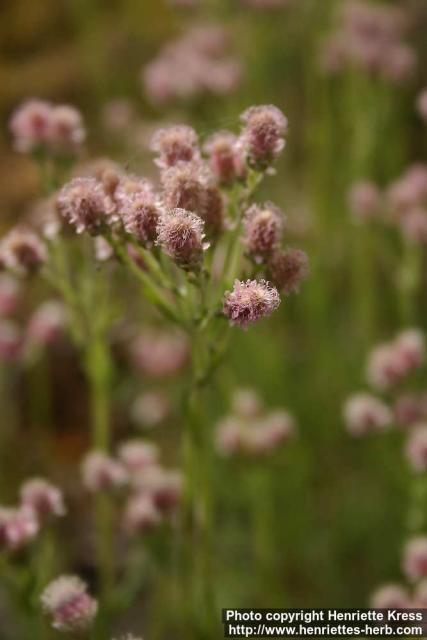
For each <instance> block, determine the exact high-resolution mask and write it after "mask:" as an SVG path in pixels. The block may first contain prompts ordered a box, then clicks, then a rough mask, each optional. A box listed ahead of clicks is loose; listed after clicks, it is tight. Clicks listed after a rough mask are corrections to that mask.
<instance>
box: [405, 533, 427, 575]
mask: <svg viewBox="0 0 427 640" xmlns="http://www.w3.org/2000/svg"><path fill="white" fill-rule="evenodd" d="M402 568H403V571H404V573H405V575H406V577H407V579H408V580H409V581H410V582H417V581H418V580H421V578H425V577H427V536H416V537H415V538H412V539H411V540H409V541H408V542H407V543H406V545H405V548H404V551H403V567H402Z"/></svg>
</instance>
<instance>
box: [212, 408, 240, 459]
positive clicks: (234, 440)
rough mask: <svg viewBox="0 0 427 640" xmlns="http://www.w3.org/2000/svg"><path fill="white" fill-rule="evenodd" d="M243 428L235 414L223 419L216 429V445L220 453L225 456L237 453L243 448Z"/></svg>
mask: <svg viewBox="0 0 427 640" xmlns="http://www.w3.org/2000/svg"><path fill="white" fill-rule="evenodd" d="M243 438H244V436H243V428H242V425H241V423H240V421H239V420H238V419H236V418H234V417H233V416H231V417H229V418H226V419H225V420H222V421H221V422H220V423H219V424H218V427H217V429H216V433H215V445H216V449H217V451H218V453H219V454H220V455H222V456H224V457H229V456H233V455H236V454H237V453H239V452H240V451H241V450H242V445H243Z"/></svg>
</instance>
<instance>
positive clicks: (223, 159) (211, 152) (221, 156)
mask: <svg viewBox="0 0 427 640" xmlns="http://www.w3.org/2000/svg"><path fill="white" fill-rule="evenodd" d="M203 148H204V151H205V153H206V154H207V155H208V156H209V162H210V167H211V170H212V172H213V174H214V176H215V177H216V178H217V180H218V181H219V182H220V183H224V184H229V183H231V182H233V181H234V180H237V179H240V178H244V177H245V175H246V166H245V161H244V158H243V157H242V154H241V151H240V149H239V146H238V144H237V137H236V136H235V135H234V134H233V133H230V132H229V131H219V132H217V133H214V134H213V135H212V136H211V137H210V138H208V140H207V141H206V143H205V144H204V147H203Z"/></svg>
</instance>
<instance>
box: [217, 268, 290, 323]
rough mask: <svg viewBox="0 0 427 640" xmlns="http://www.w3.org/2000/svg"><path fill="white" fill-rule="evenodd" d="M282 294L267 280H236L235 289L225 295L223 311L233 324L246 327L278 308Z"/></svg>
mask: <svg viewBox="0 0 427 640" xmlns="http://www.w3.org/2000/svg"><path fill="white" fill-rule="evenodd" d="M279 304H280V296H279V293H278V291H277V289H276V288H275V287H272V286H271V285H270V284H269V283H268V282H266V281H265V280H247V281H246V282H241V281H239V280H235V282H234V288H233V291H227V292H226V294H225V296H224V306H223V312H224V314H225V316H226V317H227V318H228V319H229V320H230V323H231V324H232V325H237V326H239V327H242V328H243V329H246V328H247V327H248V326H249V325H251V324H254V323H255V322H258V320H260V319H261V318H264V317H267V316H269V315H271V314H272V313H273V311H275V310H276V309H277V307H278V306H279Z"/></svg>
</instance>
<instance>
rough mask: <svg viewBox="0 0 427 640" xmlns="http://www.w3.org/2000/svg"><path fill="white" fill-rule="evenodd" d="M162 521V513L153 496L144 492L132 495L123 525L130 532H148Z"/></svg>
mask: <svg viewBox="0 0 427 640" xmlns="http://www.w3.org/2000/svg"><path fill="white" fill-rule="evenodd" d="M161 523H162V514H161V513H160V511H159V509H158V508H157V507H156V505H155V504H154V502H153V500H152V498H151V497H150V496H149V495H147V494H146V493H143V494H141V495H135V496H133V497H131V498H130V499H129V501H128V503H127V505H126V509H125V512H124V515H123V526H124V528H125V530H126V531H127V532H128V533H129V534H133V535H135V534H137V533H147V532H149V531H152V530H153V529H155V528H156V527H158V526H159V525H160V524H161Z"/></svg>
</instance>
